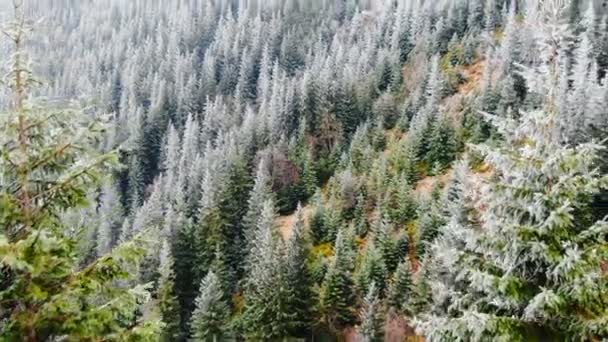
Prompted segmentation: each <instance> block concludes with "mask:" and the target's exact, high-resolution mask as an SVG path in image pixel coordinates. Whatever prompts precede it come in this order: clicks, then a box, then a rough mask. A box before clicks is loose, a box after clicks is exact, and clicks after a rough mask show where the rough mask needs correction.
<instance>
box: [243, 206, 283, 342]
mask: <svg viewBox="0 0 608 342" xmlns="http://www.w3.org/2000/svg"><path fill="white" fill-rule="evenodd" d="M274 218H275V208H274V205H273V202H272V200H267V201H266V202H264V207H263V210H262V215H261V216H260V219H259V221H258V225H257V228H256V235H255V239H254V241H253V244H252V249H251V251H250V254H249V257H248V260H247V262H248V265H249V266H248V267H249V269H250V272H249V275H248V278H247V281H246V284H245V291H244V296H245V309H244V312H243V315H242V317H241V320H242V324H243V326H244V328H245V333H246V335H247V337H248V338H251V339H261V340H269V339H276V338H280V337H285V336H287V335H288V329H289V320H288V314H289V313H288V312H286V311H285V309H286V305H285V303H286V296H287V294H286V290H287V289H286V286H285V285H286V284H285V279H284V277H285V274H283V272H282V270H283V267H282V259H283V258H282V254H281V249H280V245H279V241H278V237H277V236H276V235H277V233H276V232H275V231H274Z"/></svg>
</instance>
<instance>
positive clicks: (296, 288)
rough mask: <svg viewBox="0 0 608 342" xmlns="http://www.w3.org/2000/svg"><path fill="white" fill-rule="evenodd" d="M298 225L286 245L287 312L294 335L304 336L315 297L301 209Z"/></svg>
mask: <svg viewBox="0 0 608 342" xmlns="http://www.w3.org/2000/svg"><path fill="white" fill-rule="evenodd" d="M295 215H296V222H295V224H294V226H293V230H292V232H291V236H290V237H289V241H288V242H287V246H286V254H287V255H286V261H285V271H284V272H285V287H286V290H285V292H286V302H285V312H286V313H287V317H288V320H289V322H288V325H289V330H290V333H291V335H292V336H304V333H306V332H307V331H308V330H309V329H310V326H311V321H312V318H313V311H312V308H313V305H314V303H315V302H314V294H313V292H312V283H311V279H312V277H311V275H310V272H309V270H308V265H307V260H308V257H309V256H308V254H309V251H308V247H307V243H308V242H307V241H306V239H305V235H304V234H305V232H304V217H303V213H302V208H301V206H299V205H298V209H297V211H296V214H295Z"/></svg>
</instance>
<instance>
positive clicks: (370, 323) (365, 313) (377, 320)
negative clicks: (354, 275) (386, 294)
mask: <svg viewBox="0 0 608 342" xmlns="http://www.w3.org/2000/svg"><path fill="white" fill-rule="evenodd" d="M380 305H381V303H380V299H379V298H378V291H377V290H376V285H375V284H374V283H372V284H371V285H370V287H369V290H368V291H367V294H366V295H365V299H364V300H363V307H362V309H361V314H360V316H361V324H360V325H359V326H358V328H357V330H358V332H359V335H360V336H361V341H364V342H379V341H383V340H384V319H383V315H382V312H381V311H380V309H381V308H380Z"/></svg>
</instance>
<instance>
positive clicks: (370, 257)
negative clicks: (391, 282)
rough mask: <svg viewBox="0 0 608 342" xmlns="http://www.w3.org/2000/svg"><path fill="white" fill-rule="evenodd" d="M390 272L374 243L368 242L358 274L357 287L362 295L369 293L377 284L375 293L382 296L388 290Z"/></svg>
mask: <svg viewBox="0 0 608 342" xmlns="http://www.w3.org/2000/svg"><path fill="white" fill-rule="evenodd" d="M387 278H388V272H387V269H386V265H385V263H384V259H383V257H382V255H381V254H380V252H379V251H378V249H377V248H376V247H375V245H374V243H373V241H370V242H368V244H367V246H366V248H365V254H364V255H363V260H362V261H361V269H360V270H359V274H358V281H357V283H358V284H357V285H358V287H359V291H360V293H363V294H365V293H368V291H369V290H370V288H371V286H372V284H375V289H374V290H375V291H376V294H377V295H378V296H382V295H383V294H384V291H385V289H386V281H387Z"/></svg>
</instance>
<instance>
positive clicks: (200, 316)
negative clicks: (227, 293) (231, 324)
mask: <svg viewBox="0 0 608 342" xmlns="http://www.w3.org/2000/svg"><path fill="white" fill-rule="evenodd" d="M229 314H230V307H229V306H228V304H227V303H226V302H225V301H224V291H223V289H222V287H221V283H220V280H219V278H218V277H217V276H216V275H215V273H213V272H212V271H210V272H209V273H207V275H206V276H205V278H203V280H202V281H201V285H200V290H199V295H198V296H197V297H196V307H195V309H194V312H193V313H192V321H191V322H190V333H191V335H192V341H193V342H199V341H200V342H203V341H213V342H216V341H221V340H222V339H224V338H227V337H228V334H227V333H226V332H227V325H226V323H227V319H228V316H229Z"/></svg>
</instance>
